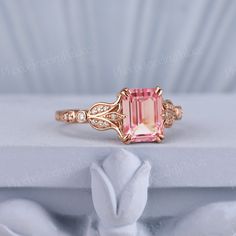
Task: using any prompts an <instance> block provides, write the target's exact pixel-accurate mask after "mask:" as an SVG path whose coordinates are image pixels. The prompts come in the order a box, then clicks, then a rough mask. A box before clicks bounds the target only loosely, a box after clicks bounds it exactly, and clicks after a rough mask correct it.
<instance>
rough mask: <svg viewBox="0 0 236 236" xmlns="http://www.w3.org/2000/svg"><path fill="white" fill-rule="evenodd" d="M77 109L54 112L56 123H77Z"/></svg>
mask: <svg viewBox="0 0 236 236" xmlns="http://www.w3.org/2000/svg"><path fill="white" fill-rule="evenodd" d="M78 111H79V110H78V109H67V110H60V111H56V113H55V119H56V120H57V121H62V122H66V123H79V122H78V121H77V118H76V117H77V113H78Z"/></svg>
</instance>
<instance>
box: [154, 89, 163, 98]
mask: <svg viewBox="0 0 236 236" xmlns="http://www.w3.org/2000/svg"><path fill="white" fill-rule="evenodd" d="M155 93H156V94H157V95H158V96H161V95H162V93H163V90H162V89H161V88H160V87H156V88H155Z"/></svg>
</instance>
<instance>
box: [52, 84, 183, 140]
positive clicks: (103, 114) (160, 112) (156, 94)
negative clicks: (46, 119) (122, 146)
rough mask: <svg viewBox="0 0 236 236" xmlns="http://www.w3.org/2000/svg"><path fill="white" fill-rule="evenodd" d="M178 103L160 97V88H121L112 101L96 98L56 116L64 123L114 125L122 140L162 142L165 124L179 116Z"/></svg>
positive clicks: (180, 115)
mask: <svg viewBox="0 0 236 236" xmlns="http://www.w3.org/2000/svg"><path fill="white" fill-rule="evenodd" d="M182 113H183V111H182V108H181V106H175V105H173V103H172V102H171V101H170V100H163V97H162V89H160V88H159V87H156V88H141V89H128V88H125V89H123V90H121V92H120V93H119V94H118V96H117V99H116V101H115V102H114V103H105V102H98V103H95V104H94V105H93V106H92V107H91V108H90V109H85V110H80V109H68V110H62V111H57V112H56V120H58V121H63V122H66V123H80V124H84V123H89V124H90V125H91V126H92V127H93V128H95V129H97V130H101V131H102V130H108V129H114V130H116V131H117V133H118V135H119V137H120V140H121V141H122V142H123V143H126V144H128V143H142V142H158V143H159V142H161V141H162V140H163V139H164V128H170V127H171V126H172V125H173V123H174V121H175V120H180V119H181V118H182Z"/></svg>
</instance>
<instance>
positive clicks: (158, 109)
mask: <svg viewBox="0 0 236 236" xmlns="http://www.w3.org/2000/svg"><path fill="white" fill-rule="evenodd" d="M162 102H163V99H162V96H161V95H158V94H157V93H156V89H155V88H145V89H129V91H128V95H127V96H123V97H122V101H121V104H122V111H123V115H125V118H124V120H123V133H124V135H130V138H131V142H134V143H138V142H156V141H157V140H158V139H159V138H160V137H162V136H163V131H164V125H163V118H162V109H163V106H162Z"/></svg>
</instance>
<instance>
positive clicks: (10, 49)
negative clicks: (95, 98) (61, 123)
mask: <svg viewBox="0 0 236 236" xmlns="http://www.w3.org/2000/svg"><path fill="white" fill-rule="evenodd" d="M155 85H159V86H161V87H162V88H164V89H165V90H166V91H168V92H234V91H236V1H235V0H191V1H190V0H175V1H173V0H172V1H171V0H119V1H118V0H99V1H97V0H78V1H76V0H68V1H66V0H50V1H48V0H40V1H36V0H32V1H30V0H21V1H18V0H0V93H111V92H116V91H119V90H120V89H121V88H123V87H125V86H128V87H153V86H155Z"/></svg>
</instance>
